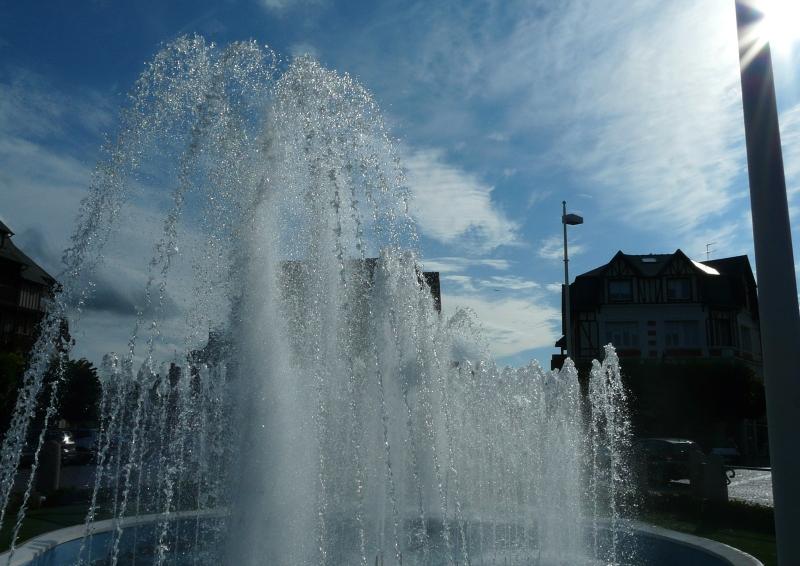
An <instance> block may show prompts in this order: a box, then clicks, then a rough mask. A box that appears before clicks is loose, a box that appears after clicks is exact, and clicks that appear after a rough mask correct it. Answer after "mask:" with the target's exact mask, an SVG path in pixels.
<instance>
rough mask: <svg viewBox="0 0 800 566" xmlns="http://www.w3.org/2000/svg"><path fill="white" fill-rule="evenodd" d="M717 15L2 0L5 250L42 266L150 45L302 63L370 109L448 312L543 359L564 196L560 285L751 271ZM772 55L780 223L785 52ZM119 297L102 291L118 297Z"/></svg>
mask: <svg viewBox="0 0 800 566" xmlns="http://www.w3.org/2000/svg"><path fill="white" fill-rule="evenodd" d="M733 5H734V3H733V0H670V1H669V2H664V1H663V0H560V1H559V2H552V1H550V0H541V1H538V2H537V1H525V2H521V1H515V0H496V1H495V0H488V1H484V2H465V1H457V0H441V1H436V2H411V1H403V2H400V1H397V2H394V1H376V2H357V1H350V2H337V1H335V0H238V1H236V0H215V1H204V0H193V1H170V2H151V1H142V0H140V1H137V2H127V1H126V2H111V1H109V0H95V1H86V2H66V1H63V0H52V1H50V2H10V1H5V2H2V3H0V217H1V218H2V219H3V220H4V221H5V222H6V223H8V224H9V225H10V226H11V227H12V229H13V230H14V231H15V232H16V233H17V236H16V237H15V240H16V242H17V243H18V245H20V246H21V247H23V248H24V249H25V250H26V251H28V252H29V253H30V255H32V256H33V257H34V258H36V259H37V260H39V261H41V262H42V264H43V265H44V266H46V267H47V268H48V269H49V270H51V271H52V272H53V273H57V272H58V271H59V263H58V261H59V260H58V258H59V257H60V250H61V249H63V248H64V247H65V246H66V244H67V239H68V237H69V234H70V233H71V231H72V226H73V222H74V218H75V215H76V213H77V209H78V204H79V201H80V199H81V197H82V196H83V195H84V194H85V191H86V187H87V185H88V178H89V175H90V173H91V170H92V167H93V165H94V162H95V160H96V159H97V156H98V151H97V150H98V146H99V145H100V143H101V142H102V139H103V133H104V132H107V131H113V127H114V124H115V116H116V113H117V111H118V108H119V107H120V105H122V104H124V102H125V93H126V91H127V90H128V89H129V88H130V87H131V85H132V84H133V82H134V81H135V79H136V77H137V76H138V74H139V73H140V72H141V70H142V68H143V64H144V62H145V61H147V60H148V59H150V58H151V57H152V56H153V55H154V53H155V52H156V51H157V50H158V48H159V46H160V45H162V44H163V43H164V42H168V41H170V40H172V39H174V38H176V37H178V36H179V35H181V34H186V33H199V34H202V35H204V36H205V37H206V38H208V39H210V40H213V41H216V42H218V43H227V42H230V41H235V40H241V39H250V38H252V39H255V40H257V41H258V42H260V43H265V44H268V45H269V46H270V47H272V48H273V49H275V50H276V51H278V52H280V53H283V54H286V55H296V54H304V53H310V54H312V55H314V56H315V57H317V58H318V59H319V60H320V61H321V62H322V63H323V64H324V65H326V66H329V67H332V68H335V69H337V70H339V71H343V72H345V71H346V72H348V73H350V74H352V75H353V76H355V77H356V78H357V79H358V80H359V81H361V82H362V83H363V84H364V85H365V86H366V87H367V88H368V89H369V90H371V91H372V92H373V93H374V95H375V98H376V99H377V101H378V102H379V104H380V105H381V107H382V109H383V111H384V114H385V116H386V118H387V122H388V124H389V126H390V128H391V130H392V133H393V135H394V136H395V137H396V138H397V139H398V140H399V142H398V143H399V145H400V149H401V154H402V156H403V159H404V165H405V167H406V168H407V173H408V182H409V186H410V188H411V190H412V192H413V194H414V197H415V199H414V204H413V212H414V216H415V218H416V219H417V222H418V226H419V229H420V232H421V234H422V240H421V245H422V253H423V256H424V258H425V260H426V263H425V266H426V268H429V269H438V270H439V271H441V273H442V278H443V279H442V294H443V303H444V307H445V311H446V312H452V310H453V309H454V308H455V307H456V306H467V307H470V308H472V309H473V310H475V311H476V312H477V314H478V316H479V317H480V319H481V320H482V322H483V324H484V327H485V331H484V332H485V336H486V338H487V339H488V341H489V342H490V344H491V346H492V348H493V350H494V352H495V354H496V356H497V357H498V358H499V359H500V360H501V361H503V362H508V363H513V364H520V363H524V362H525V361H527V360H529V359H530V358H537V359H539V360H541V361H542V363H543V364H544V365H549V356H550V354H551V353H553V352H554V351H555V350H554V348H553V347H552V344H553V342H554V341H555V339H556V338H557V337H558V335H559V331H560V313H559V301H560V295H559V293H560V287H559V283H560V281H561V280H562V279H563V264H562V263H561V261H560V257H561V240H560V234H561V232H560V229H561V225H560V209H561V201H562V200H564V199H565V200H567V202H568V204H569V208H570V209H571V210H572V211H574V212H578V213H580V214H582V215H584V217H585V219H586V223H585V224H584V225H583V226H580V227H577V228H575V229H574V230H572V231H571V241H572V245H571V250H572V255H573V257H572V259H573V261H572V262H571V272H572V274H578V273H581V272H583V271H587V270H589V269H591V268H594V267H596V266H598V265H601V264H603V263H605V262H606V261H608V259H610V258H611V256H612V255H613V254H614V253H615V252H616V251H617V250H619V249H621V250H623V251H625V252H628V253H649V252H655V253H663V252H672V251H674V250H675V249H676V248H681V249H682V250H684V252H686V253H687V254H688V255H689V256H691V257H693V258H696V259H703V258H704V257H705V249H706V243H709V242H715V244H714V245H713V247H712V257H725V256H729V255H738V254H744V253H747V254H750V255H751V261H752V259H753V258H752V232H751V227H750V223H749V217H748V210H749V197H748V186H747V178H746V163H745V152H744V141H743V139H744V137H743V136H744V133H743V125H742V113H741V102H740V88H739V76H738V52H737V46H736V27H735V21H734V11H733ZM774 59H775V73H776V78H777V90H778V99H779V107H780V112H781V129H782V133H783V143H784V160H785V162H786V170H787V180H788V184H789V191H790V205H791V207H792V214H793V217H796V215H797V209H796V207H797V205H798V204H800V199H798V192H800V76H799V75H798V73H797V70H798V68H800V48H799V47H798V43H797V42H795V43H794V44H785V45H782V46H781V49H780V50H779V51H778V52H776V53H775V54H774ZM795 225H796V223H793V226H795ZM797 236H798V234H797V232H796V231H795V239H797ZM133 292H134V291H131V290H126V289H118V290H116V291H115V293H116V296H118V297H120V301H122V302H124V301H125V300H126V297H127V299H130V300H133V299H131V297H130V296H129V295H130V294H131V293H133ZM126 294H127V295H126ZM125 316H126V315H124V314H123V313H122V312H120V311H119V310H118V311H115V312H112V311H109V310H107V309H106V310H103V311H99V310H98V311H97V312H87V313H86V314H85V316H84V320H83V323H82V325H81V328H82V331H81V336H80V337H79V339H80V345H79V350H78V351H79V353H83V354H86V355H88V356H90V357H92V358H93V359H95V360H97V359H98V355H99V353H100V352H102V351H103V350H105V349H108V348H111V347H115V346H114V344H113V342H114V341H118V340H121V342H120V343H124V340H125V333H126V332H127V329H128V328H129V325H127V326H126V324H127V322H130V321H129V320H127V319H126V318H125ZM121 329H124V330H121ZM116 347H119V346H116Z"/></svg>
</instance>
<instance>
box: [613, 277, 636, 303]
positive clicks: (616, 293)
mask: <svg viewBox="0 0 800 566" xmlns="http://www.w3.org/2000/svg"><path fill="white" fill-rule="evenodd" d="M608 300H609V301H615V302H616V301H619V302H623V301H631V300H633V282H632V281H631V280H630V279H611V280H610V281H609V282H608Z"/></svg>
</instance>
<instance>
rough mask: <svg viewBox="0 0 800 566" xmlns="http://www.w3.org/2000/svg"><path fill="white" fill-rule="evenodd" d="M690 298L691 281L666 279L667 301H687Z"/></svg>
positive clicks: (678, 278)
mask: <svg viewBox="0 0 800 566" xmlns="http://www.w3.org/2000/svg"><path fill="white" fill-rule="evenodd" d="M691 298H692V281H691V279H689V278H688V277H676V278H673V279H667V300H669V301H688V300H689V299H691Z"/></svg>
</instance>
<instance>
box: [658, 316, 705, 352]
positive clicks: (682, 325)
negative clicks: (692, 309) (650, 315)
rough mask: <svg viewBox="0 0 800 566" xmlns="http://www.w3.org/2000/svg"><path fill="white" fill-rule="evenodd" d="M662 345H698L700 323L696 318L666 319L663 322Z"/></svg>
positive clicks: (675, 346)
mask: <svg viewBox="0 0 800 566" xmlns="http://www.w3.org/2000/svg"><path fill="white" fill-rule="evenodd" d="M664 345H665V346H666V347H667V348H697V347H699V346H700V323H699V322H698V321H696V320H667V321H666V322H664Z"/></svg>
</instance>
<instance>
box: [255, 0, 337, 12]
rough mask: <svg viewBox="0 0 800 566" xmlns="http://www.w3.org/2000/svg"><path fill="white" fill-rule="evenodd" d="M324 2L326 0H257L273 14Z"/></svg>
mask: <svg viewBox="0 0 800 566" xmlns="http://www.w3.org/2000/svg"><path fill="white" fill-rule="evenodd" d="M325 2H326V0H259V4H261V7H263V8H264V9H265V10H267V11H269V12H272V13H275V14H283V13H285V12H288V11H290V10H295V9H298V8H304V7H315V6H322V5H324V4H325Z"/></svg>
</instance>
